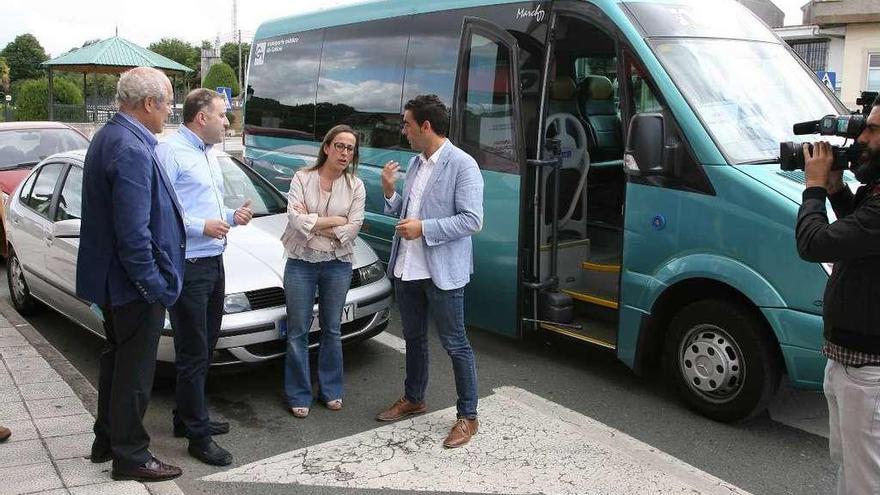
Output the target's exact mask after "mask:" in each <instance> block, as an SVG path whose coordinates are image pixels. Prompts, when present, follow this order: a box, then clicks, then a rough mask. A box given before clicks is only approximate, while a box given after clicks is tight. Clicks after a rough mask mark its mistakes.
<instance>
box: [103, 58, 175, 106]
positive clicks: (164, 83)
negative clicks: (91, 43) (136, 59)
mask: <svg viewBox="0 0 880 495" xmlns="http://www.w3.org/2000/svg"><path fill="white" fill-rule="evenodd" d="M168 85H170V81H169V80H168V76H166V75H165V73H163V72H162V71H160V70H158V69H154V68H152V67H135V68H134V69H131V70H129V71H127V72H125V73H124V74H122V75H121V76H120V77H119V83H118V84H116V104H117V105H119V106H120V107H131V106H133V105H137V104H138V103H140V102H142V101H144V100H145V99H146V98H147V97H148V96H152V97H153V98H156V99H157V100H159V101H161V102H164V101H165V96H166V93H165V92H166V90H167V87H168Z"/></svg>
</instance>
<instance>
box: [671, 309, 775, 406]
mask: <svg viewBox="0 0 880 495" xmlns="http://www.w3.org/2000/svg"><path fill="white" fill-rule="evenodd" d="M663 364H664V368H665V372H666V376H667V379H668V380H669V382H670V383H671V385H672V386H673V388H674V389H675V390H676V392H677V393H678V395H679V396H680V397H681V398H682V399H683V400H684V402H685V403H686V404H688V406H690V407H691V408H692V409H694V410H696V411H698V412H699V413H701V414H703V415H705V416H707V417H709V418H712V419H714V420H717V421H724V422H730V421H739V420H744V419H748V418H750V417H752V416H754V415H755V414H757V413H759V412H761V411H763V410H764V409H765V408H766V407H767V403H768V402H769V401H770V399H771V398H772V397H773V395H774V394H775V393H776V390H777V389H778V387H779V382H780V379H781V376H782V366H781V364H780V362H779V357H778V354H777V352H776V347H775V344H774V341H773V340H772V339H771V337H770V335H769V333H768V332H767V330H766V325H764V324H763V322H762V321H761V320H760V319H759V318H758V316H757V315H756V314H755V313H754V312H753V311H751V310H749V309H748V308H745V307H743V306H741V305H736V304H731V303H729V302H726V301H721V300H704V301H698V302H695V303H692V304H690V305H688V306H686V307H684V308H683V309H682V310H681V311H679V312H678V314H677V315H676V316H675V317H674V318H673V319H672V321H671V322H670V325H669V330H668V332H667V337H666V342H665V348H664V359H663Z"/></svg>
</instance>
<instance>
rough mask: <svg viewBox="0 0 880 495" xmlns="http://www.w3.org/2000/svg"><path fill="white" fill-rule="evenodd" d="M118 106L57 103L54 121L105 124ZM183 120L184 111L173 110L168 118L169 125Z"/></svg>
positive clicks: (54, 107)
mask: <svg viewBox="0 0 880 495" xmlns="http://www.w3.org/2000/svg"><path fill="white" fill-rule="evenodd" d="M117 110H118V108H117V107H116V105H86V106H83V105H65V104H61V103H56V104H54V105H53V106H52V111H53V112H54V115H53V119H52V120H55V121H58V122H68V123H94V124H103V123H106V122H107V121H108V120H110V117H112V116H113V114H115V113H116V112H117ZM182 120H183V109H182V108H173V109H172V112H171V115H170V116H169V117H168V123H169V124H175V125H177V124H180V123H181V121H182Z"/></svg>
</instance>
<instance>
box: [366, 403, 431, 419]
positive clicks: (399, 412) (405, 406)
mask: <svg viewBox="0 0 880 495" xmlns="http://www.w3.org/2000/svg"><path fill="white" fill-rule="evenodd" d="M427 410H428V406H426V405H425V401H421V402H410V401H408V400H406V397H401V398H399V399H397V402H395V403H394V404H392V405H391V407H389V408H388V409H386V410H384V411H382V412H380V413H379V414H377V415H376V420H377V421H397V420H398V419H401V418H405V417H407V416H412V415H414V414H422V413H423V412H425V411H427Z"/></svg>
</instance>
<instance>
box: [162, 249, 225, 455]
mask: <svg viewBox="0 0 880 495" xmlns="http://www.w3.org/2000/svg"><path fill="white" fill-rule="evenodd" d="M225 290H226V283H225V274H224V271H223V256H222V255H220V256H212V257H209V258H198V259H195V260H187V261H186V270H185V272H184V275H183V290H182V292H181V293H180V298H178V299H177V302H176V303H175V304H174V306H172V307H171V309H170V310H169V314H170V315H171V327H172V328H173V329H174V353H175V356H176V359H175V365H176V368H177V390H176V398H177V410H176V413H175V415H174V421H175V422H182V423H183V425H184V427H185V428H186V436H187V438H189V439H190V442H192V443H194V444H197V445H204V444H205V443H207V442H209V441H210V440H211V433H210V428H209V426H208V423H209V417H208V403H207V399H206V398H205V382H206V378H207V375H208V365H209V364H210V363H211V356H212V355H213V354H214V346H216V345H217V338H218V337H219V335H220V323H221V322H222V320H223V298H224V297H225Z"/></svg>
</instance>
